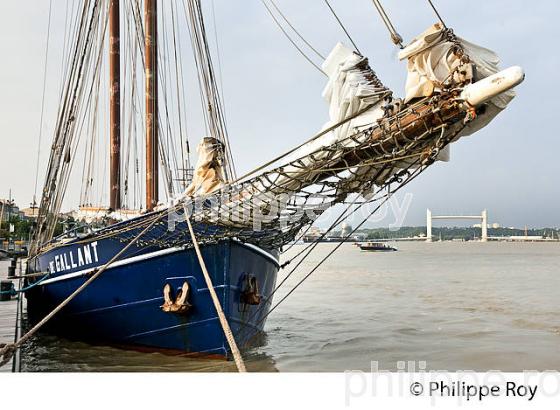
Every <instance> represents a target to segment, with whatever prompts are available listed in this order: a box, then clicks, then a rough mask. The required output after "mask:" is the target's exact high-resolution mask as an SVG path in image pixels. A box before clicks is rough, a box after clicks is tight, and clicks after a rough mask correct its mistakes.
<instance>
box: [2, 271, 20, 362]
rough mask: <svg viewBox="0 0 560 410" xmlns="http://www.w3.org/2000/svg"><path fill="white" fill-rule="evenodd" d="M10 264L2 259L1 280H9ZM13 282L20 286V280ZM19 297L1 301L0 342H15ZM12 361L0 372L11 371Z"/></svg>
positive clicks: (13, 280)
mask: <svg viewBox="0 0 560 410" xmlns="http://www.w3.org/2000/svg"><path fill="white" fill-rule="evenodd" d="M8 266H10V261H9V260H1V261H0V280H8ZM16 274H18V275H19V263H18V268H17V269H16ZM12 282H13V283H14V285H15V286H16V288H17V287H18V285H19V284H18V282H19V281H18V280H17V279H12ZM17 307H18V299H17V298H16V297H12V299H11V300H10V301H5V302H1V301H0V343H13V341H14V337H15V332H16V318H17ZM11 371H12V361H9V362H8V363H6V364H5V365H4V366H0V372H11Z"/></svg>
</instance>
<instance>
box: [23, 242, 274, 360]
mask: <svg viewBox="0 0 560 410" xmlns="http://www.w3.org/2000/svg"><path fill="white" fill-rule="evenodd" d="M94 244H95V246H94ZM124 246H125V244H124V243H121V242H119V241H115V240H114V239H110V238H105V239H99V240H98V241H93V238H92V239H90V240H88V241H87V242H86V241H81V242H78V241H75V243H70V244H66V245H63V246H59V247H56V248H53V249H51V250H49V251H47V252H46V253H44V254H41V255H40V256H38V257H37V258H36V259H35V260H32V261H31V262H32V263H31V271H38V272H39V271H43V272H44V271H46V270H49V271H50V272H51V276H50V277H49V278H48V279H47V280H45V281H44V282H42V283H41V284H39V285H37V286H35V287H33V288H32V289H30V290H29V291H28V292H27V294H26V296H27V299H28V304H27V306H28V315H29V318H30V320H31V322H32V323H33V322H36V321H38V320H40V319H41V318H42V317H44V316H45V315H46V314H47V313H48V312H50V311H51V310H52V309H53V308H54V307H56V306H57V305H58V304H59V303H60V302H62V301H63V300H64V299H65V298H66V297H67V296H68V295H70V294H71V293H72V292H73V291H74V290H76V288H78V287H79V286H80V285H81V284H82V283H84V282H85V281H86V280H87V279H88V277H89V275H91V273H92V270H93V269H95V268H96V267H100V266H103V264H104V263H105V262H107V261H108V260H110V259H111V257H113V256H114V255H115V254H116V253H117V252H118V251H119V250H120V249H122V247H124ZM201 251H202V254H203V257H204V260H205V262H206V265H207V268H208V271H209V272H210V275H211V277H212V281H213V283H214V288H215V290H216V293H217V294H218V297H219V299H220V302H221V304H222V307H223V309H224V313H225V314H226V317H227V319H228V321H229V323H230V326H231V328H232V331H233V333H234V335H235V338H236V340H237V343H238V345H239V346H240V347H241V348H243V347H244V346H247V345H248V344H250V342H251V340H252V339H253V338H254V337H255V336H256V335H257V334H259V333H260V332H262V330H263V327H264V321H265V320H264V319H265V317H266V315H267V313H268V311H269V309H270V305H271V302H272V300H271V293H272V291H273V289H274V287H275V284H276V276H277V273H278V269H279V265H278V261H277V253H276V252H270V251H268V252H267V251H263V250H262V249H260V248H258V247H256V246H255V245H250V244H245V243H241V242H239V241H235V240H222V241H219V242H217V243H214V244H206V245H204V246H202V247H201ZM111 266H113V267H111V268H109V269H107V270H106V271H105V272H103V273H102V274H101V275H100V276H99V277H98V278H97V279H96V280H95V281H93V282H92V283H91V284H90V285H89V286H88V287H86V288H85V289H84V290H83V292H82V293H80V294H79V295H78V296H77V297H76V298H75V299H73V300H72V301H71V302H70V303H69V304H68V305H67V306H66V307H65V308H64V309H63V310H62V311H61V312H59V313H58V314H57V315H56V316H55V317H53V319H51V321H50V322H49V325H48V330H49V331H50V332H54V333H57V334H61V335H65V336H68V337H71V338H74V339H79V340H85V341H90V342H95V343H108V344H116V345H122V346H138V347H147V348H152V349H157V350H173V351H181V352H196V353H201V354H207V355H220V356H227V355H228V354H229V350H228V345H227V341H226V340H225V337H224V334H223V331H222V328H221V326H220V323H219V320H218V317H217V314H216V310H215V308H214V305H213V303H212V300H211V298H210V292H209V290H208V288H207V287H206V282H205V280H204V277H203V275H202V271H201V269H200V266H199V263H198V259H197V257H196V254H195V252H194V250H193V249H192V248H183V247H173V248H166V249H154V248H151V247H148V248H140V247H136V246H132V247H131V248H130V249H129V250H127V252H126V253H125V254H124V255H123V256H122V257H121V258H120V259H119V261H117V262H115V263H114V264H113V265H111ZM247 277H249V278H253V277H254V278H255V279H256V283H257V286H258V293H259V294H260V295H261V296H262V299H261V302H260V304H258V305H250V304H247V303H245V300H244V299H243V297H242V293H243V292H244V290H246V289H245V288H246V283H247ZM184 282H187V283H188V285H189V287H190V292H189V298H188V302H189V303H190V305H192V307H191V308H190V309H189V310H188V311H187V312H185V313H180V314H179V313H170V312H164V311H162V309H161V306H162V305H163V303H164V299H163V288H164V286H165V285H166V284H169V285H171V287H172V289H173V290H174V291H175V292H176V291H177V290H179V289H180V288H181V286H182V285H183V283H184Z"/></svg>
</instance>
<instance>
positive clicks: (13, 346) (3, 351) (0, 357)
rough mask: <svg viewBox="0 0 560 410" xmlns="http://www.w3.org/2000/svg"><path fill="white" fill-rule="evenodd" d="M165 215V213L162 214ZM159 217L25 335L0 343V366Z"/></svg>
mask: <svg viewBox="0 0 560 410" xmlns="http://www.w3.org/2000/svg"><path fill="white" fill-rule="evenodd" d="M163 215H165V214H163ZM159 219H160V218H156V219H154V220H153V221H152V222H151V223H150V224H149V225H148V226H146V228H144V229H143V230H142V231H141V232H140V233H139V234H138V235H136V237H135V238H134V239H132V240H131V241H130V242H129V243H128V244H127V245H126V246H125V247H124V248H122V249H121V250H120V251H119V252H118V253H117V254H116V255H115V256H113V257H112V258H111V259H110V260H109V261H108V262H107V263H106V264H105V265H103V266H102V267H101V268H100V269H99V270H98V271H97V272H95V273H94V274H93V275H92V276H91V277H90V278H89V279H88V280H87V281H85V282H84V283H83V284H82V285H81V286H80V287H79V288H78V289H76V290H75V291H74V292H72V294H71V295H70V296H68V297H67V298H66V299H64V300H63V301H62V302H61V303H60V304H59V305H58V306H57V307H55V308H54V309H53V310H52V311H51V312H50V313H49V314H48V315H46V316H45V317H44V318H43V319H41V321H39V322H38V323H37V324H36V325H35V326H33V327H32V328H31V330H29V331H28V332H27V333H26V334H25V335H23V336H22V337H21V338H20V339H19V340H18V341H16V342H14V343H10V344H5V345H3V346H2V345H1V344H0V346H1V347H0V366H2V365H4V364H5V363H7V362H8V361H9V360H10V359H11V358H12V356H13V354H14V353H15V351H16V350H17V349H19V348H20V347H21V345H22V344H24V343H25V342H27V341H28V340H29V339H30V338H31V336H33V335H34V334H35V333H36V332H37V331H38V330H39V329H40V328H41V327H43V326H44V325H45V323H47V322H48V321H49V320H50V319H52V317H53V316H54V315H56V314H57V313H58V312H60V310H62V308H64V307H65V306H66V305H67V304H68V303H70V302H71V301H72V299H74V298H75V297H76V296H78V294H80V293H81V292H82V291H83V290H84V289H85V288H86V287H87V286H89V284H90V283H92V282H93V281H94V280H95V279H97V278H98V277H99V276H100V275H101V274H102V273H103V272H105V271H106V270H107V268H109V266H110V265H111V264H112V263H113V262H115V261H116V260H117V259H119V258H120V256H121V255H122V254H123V253H124V252H126V251H127V250H128V248H130V247H131V246H132V245H133V244H134V243H136V241H138V239H140V238H141V237H142V236H143V235H144V234H145V233H146V232H147V231H148V230H149V229H150V228H151V227H152V226H154V224H155V223H156V222H157V221H158V220H159Z"/></svg>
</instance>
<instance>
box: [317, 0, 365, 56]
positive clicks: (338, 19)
mask: <svg viewBox="0 0 560 410" xmlns="http://www.w3.org/2000/svg"><path fill="white" fill-rule="evenodd" d="M325 3H326V4H327V6H328V7H329V9H330V11H331V13H332V14H333V16H334V18H335V19H336V21H338V24H339V25H340V27H341V28H342V30H343V31H344V33H345V34H346V37H348V40H350V42H351V43H352V45H353V46H354V48H355V49H356V51H357V52H358V54H360V55H362V53H361V52H360V49H359V48H358V46H357V45H356V43H355V42H354V40H353V39H352V37H351V36H350V33H349V32H348V30H346V27H344V24H342V21H341V20H340V18H338V15H337V14H336V12H335V11H334V9H333V8H332V6H331V4H330V3H329V1H328V0H325Z"/></svg>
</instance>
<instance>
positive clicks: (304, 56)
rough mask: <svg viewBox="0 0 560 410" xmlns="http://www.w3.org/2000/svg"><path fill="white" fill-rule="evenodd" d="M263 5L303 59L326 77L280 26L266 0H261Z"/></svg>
mask: <svg viewBox="0 0 560 410" xmlns="http://www.w3.org/2000/svg"><path fill="white" fill-rule="evenodd" d="M261 3H262V4H263V6H264V7H265V8H266V10H267V11H268V14H269V15H270V17H272V20H274V23H276V25H277V26H278V28H279V29H280V31H282V33H283V34H284V36H285V37H286V38H287V39H288V40H289V41H290V43H292V45H293V46H294V47H295V49H296V50H297V51H298V52H299V53H300V54H301V55H302V56H303V58H305V60H307V62H308V63H309V64H311V65H312V66H313V67H315V68H316V69H317V71H319V72H320V73H321V74H323V75H325V76H326V75H327V74H326V73H325V72H324V71H323V69H322V68H321V67H319V66H318V65H317V64H315V62H313V60H312V59H311V58H310V57H309V56H308V55H307V54H306V53H305V51H303V50H302V49H301V47H300V46H299V45H298V44H297V43H296V42H295V40H294V39H293V38H292V37H291V36H290V35H289V34H288V32H287V31H286V29H285V28H284V27H283V26H282V24H280V21H279V20H278V18H277V17H276V16H275V15H274V13H273V12H272V10H271V9H270V7H269V5H268V4H266V2H265V1H264V0H261Z"/></svg>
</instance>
